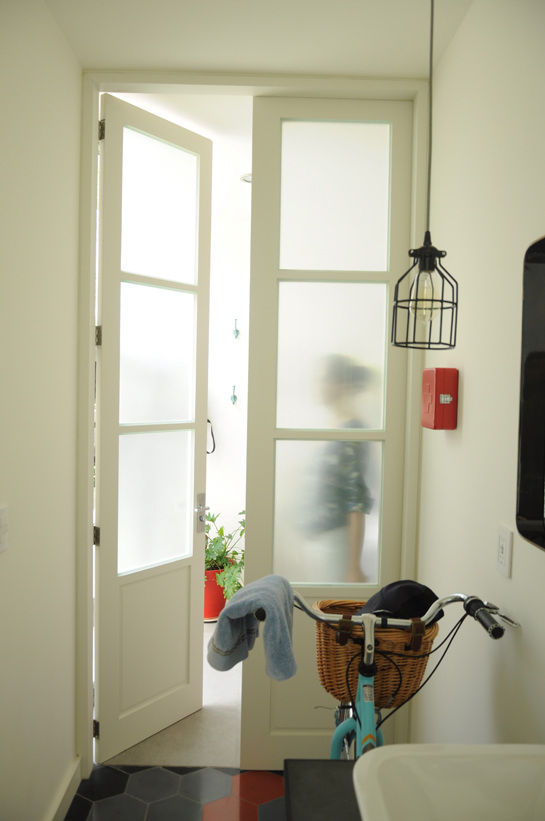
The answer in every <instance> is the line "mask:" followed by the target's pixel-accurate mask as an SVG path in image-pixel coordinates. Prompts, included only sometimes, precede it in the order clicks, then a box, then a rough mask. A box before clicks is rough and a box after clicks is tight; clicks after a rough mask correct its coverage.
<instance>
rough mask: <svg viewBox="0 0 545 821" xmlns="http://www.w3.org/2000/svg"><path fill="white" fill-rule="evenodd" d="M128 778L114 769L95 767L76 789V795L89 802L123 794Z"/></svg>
mask: <svg viewBox="0 0 545 821" xmlns="http://www.w3.org/2000/svg"><path fill="white" fill-rule="evenodd" d="M128 779H129V776H128V775H127V773H122V772H120V771H119V770H117V769H116V768H115V767H102V766H97V767H95V768H94V769H93V772H92V773H91V775H90V777H89V778H86V779H85V780H84V781H82V782H81V784H80V785H79V787H78V795H82V796H83V797H84V798H88V799H89V800H90V801H100V799H101V798H109V797H110V796H111V795H119V793H122V792H124V790H125V787H126V785H127V781H128Z"/></svg>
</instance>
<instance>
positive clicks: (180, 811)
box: [146, 795, 203, 821]
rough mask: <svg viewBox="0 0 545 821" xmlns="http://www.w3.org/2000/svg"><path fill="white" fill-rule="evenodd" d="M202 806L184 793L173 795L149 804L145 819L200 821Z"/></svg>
mask: <svg viewBox="0 0 545 821" xmlns="http://www.w3.org/2000/svg"><path fill="white" fill-rule="evenodd" d="M202 810H203V808H202V806H201V804H198V803H197V802H196V801H191V799H189V798H186V797H185V796H184V795H174V796H172V797H171V798H165V799H163V800H162V801H154V802H153V803H152V804H150V805H149V809H148V814H147V816H146V821H181V819H183V821H201V818H202Z"/></svg>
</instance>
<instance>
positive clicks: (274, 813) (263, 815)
mask: <svg viewBox="0 0 545 821" xmlns="http://www.w3.org/2000/svg"><path fill="white" fill-rule="evenodd" d="M257 809H258V819H259V821H286V819H287V817H288V816H287V810H286V801H285V799H284V798H275V799H274V801H268V802H267V803H266V804H260V805H259V807H258V808H257Z"/></svg>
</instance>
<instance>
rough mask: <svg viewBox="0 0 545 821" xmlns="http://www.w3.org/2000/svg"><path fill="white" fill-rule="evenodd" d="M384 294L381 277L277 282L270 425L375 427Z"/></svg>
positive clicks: (380, 413) (380, 404)
mask: <svg viewBox="0 0 545 821" xmlns="http://www.w3.org/2000/svg"><path fill="white" fill-rule="evenodd" d="M387 296H388V294H387V286H386V285H385V284H383V283H367V282H365V283H359V282H358V283H352V282H342V283H329V282H281V283H280V286H279V312H278V314H279V316H278V386H277V426H278V427H280V428H311V429H316V428H334V429H340V428H365V429H380V428H382V427H383V417H384V396H383V394H384V362H385V355H386V320H387Z"/></svg>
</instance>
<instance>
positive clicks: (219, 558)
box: [204, 510, 246, 620]
mask: <svg viewBox="0 0 545 821" xmlns="http://www.w3.org/2000/svg"><path fill="white" fill-rule="evenodd" d="M238 515H239V521H238V525H237V527H235V529H234V530H233V531H231V532H229V533H228V532H226V530H225V528H224V526H223V525H221V524H219V522H218V519H219V516H220V514H219V513H208V514H207V515H206V535H205V548H204V570H205V573H204V575H205V585H204V618H205V619H208V620H214V619H217V617H218V616H219V614H220V612H221V611H222V610H223V608H224V607H225V602H226V601H228V600H229V599H230V598H231V596H233V595H234V594H235V593H236V592H237V590H240V588H241V587H242V570H243V568H244V547H243V546H242V545H240V542H241V540H242V537H243V536H244V530H245V527H246V518H245V511H244V510H243V511H241V512H240V513H239V514H238Z"/></svg>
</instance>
